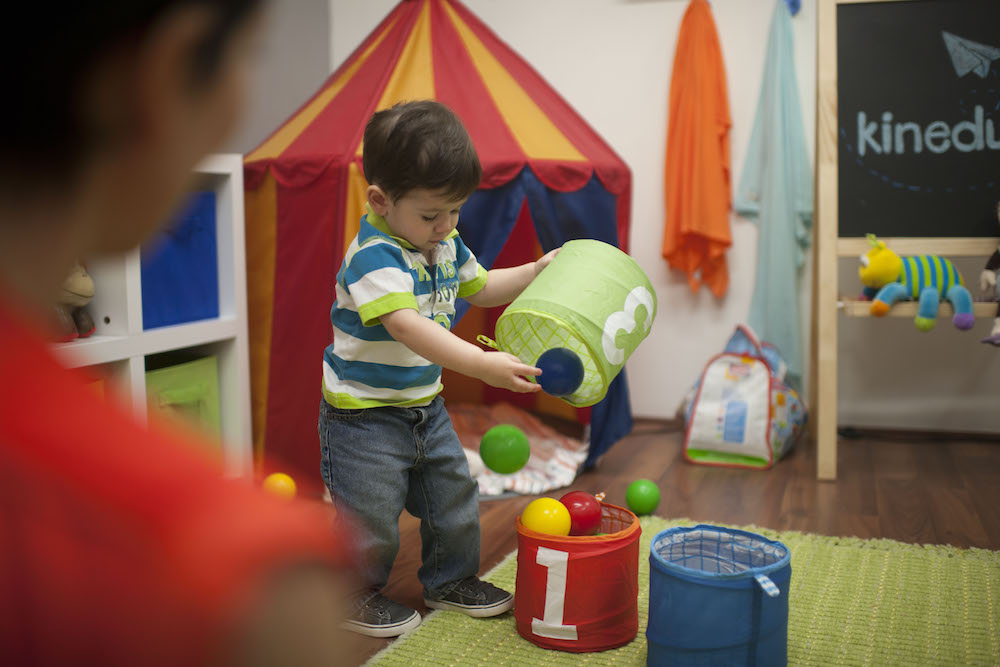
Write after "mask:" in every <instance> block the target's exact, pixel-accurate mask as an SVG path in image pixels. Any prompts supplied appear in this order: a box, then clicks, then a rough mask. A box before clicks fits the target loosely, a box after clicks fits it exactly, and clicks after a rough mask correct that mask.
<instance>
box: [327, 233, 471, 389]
mask: <svg viewBox="0 0 1000 667" xmlns="http://www.w3.org/2000/svg"><path fill="white" fill-rule="evenodd" d="M433 260H434V263H433V264H430V263H429V262H428V261H427V259H426V258H425V257H424V255H423V253H422V252H420V251H419V250H417V249H415V248H413V246H411V245H410V244H409V243H407V242H406V241H405V240H403V239H399V238H396V237H393V236H391V235H390V234H389V233H388V228H387V227H386V226H385V221H384V220H382V219H381V218H379V217H378V216H375V215H373V214H369V215H368V216H365V217H364V218H362V219H361V226H360V230H359V232H358V236H357V237H356V238H355V239H354V241H353V242H352V243H351V245H350V247H349V248H348V250H347V253H346V255H345V257H344V261H343V264H342V265H341V268H340V271H339V272H338V273H337V285H336V295H337V300H336V301H335V302H334V304H333V308H332V309H331V312H330V319H331V323H332V325H333V344H332V345H329V346H327V348H326V350H325V352H324V354H323V395H324V396H325V397H326V400H327V401H328V402H329V403H330V404H331V405H334V406H336V407H340V408H366V407H378V406H387V405H396V406H400V405H426V404H427V403H429V402H430V401H431V400H432V399H433V398H434V397H435V396H436V395H437V394H438V392H439V391H440V390H441V367H440V366H438V365H436V364H432V363H431V362H430V361H428V360H427V359H425V358H423V357H421V356H420V355H418V354H416V353H415V352H413V351H411V350H410V349H409V348H407V347H406V346H405V345H403V344H402V343H399V342H397V341H396V340H394V339H393V338H392V336H391V335H390V334H389V332H388V331H386V329H385V327H384V326H382V324H381V322H380V321H379V317H380V316H381V315H384V314H386V313H390V312H393V311H395V310H399V309H401V308H412V309H415V310H417V311H418V312H419V313H420V314H421V315H423V316H424V317H427V318H429V319H432V320H434V321H435V322H438V323H439V324H441V325H442V326H444V327H445V328H447V329H450V328H451V325H452V322H453V321H454V318H455V299H456V298H457V297H459V296H463V297H464V296H468V295H470V294H475V293H476V292H478V291H479V290H480V289H482V287H483V285H485V284H486V270H485V269H484V268H483V267H482V266H480V265H479V263H478V262H477V261H476V258H475V256H474V255H473V254H472V252H471V251H470V250H469V249H468V248H467V247H466V246H465V244H464V243H462V240H461V239H460V238H459V237H458V234H457V233H453V234H452V235H451V236H450V237H449V238H447V239H446V240H444V241H442V242H441V243H439V244H438V246H437V248H436V249H435V254H434V256H433Z"/></svg>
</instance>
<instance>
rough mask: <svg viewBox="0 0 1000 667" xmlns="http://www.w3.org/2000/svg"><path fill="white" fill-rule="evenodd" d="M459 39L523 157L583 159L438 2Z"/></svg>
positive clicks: (462, 25)
mask: <svg viewBox="0 0 1000 667" xmlns="http://www.w3.org/2000/svg"><path fill="white" fill-rule="evenodd" d="M442 5H443V7H444V8H445V11H446V12H448V17H449V18H450V19H451V22H452V23H453V24H454V26H455V29H456V30H457V31H458V34H459V37H461V39H462V42H463V44H465V49H466V50H467V51H468V52H469V56H470V57H471V58H472V62H473V65H475V67H476V70H478V72H479V76H480V78H481V79H482V80H483V83H484V84H485V85H486V89H487V90H488V91H489V94H490V97H491V98H492V99H493V104H495V105H496V107H497V109H498V110H499V111H500V115H501V116H503V119H504V121H506V123H507V127H509V128H510V131H511V134H513V135H514V139H515V140H516V141H517V143H518V144H519V145H520V146H521V150H522V151H524V154H525V155H526V156H528V157H529V158H532V159H539V160H578V161H581V162H582V161H584V160H585V159H586V158H584V156H583V155H582V154H581V153H580V151H578V150H577V149H576V147H575V146H574V145H573V144H572V143H570V141H569V139H567V138H566V136H565V135H564V134H563V133H562V132H561V131H560V130H559V128H557V127H556V126H555V124H554V123H553V122H552V121H551V120H550V119H549V117H548V116H547V115H545V113H544V112H543V111H542V110H541V109H539V108H538V105H536V104H535V103H534V101H532V99H531V97H530V96H529V95H528V93H527V92H525V90H524V89H523V88H522V87H521V86H520V84H518V83H517V81H515V80H514V77H512V76H511V75H510V73H509V72H508V71H507V69H506V68H505V67H504V66H503V65H501V64H500V62H499V61H498V60H497V59H496V58H494V57H493V54H492V53H490V52H489V50H488V49H487V48H486V47H485V46H484V45H483V43H482V42H481V41H480V40H479V38H477V37H476V35H475V33H473V32H472V30H471V29H470V28H469V26H468V25H466V23H465V22H464V21H463V20H462V19H461V17H460V16H458V14H456V13H455V10H454V9H452V7H451V5H449V4H448V3H442Z"/></svg>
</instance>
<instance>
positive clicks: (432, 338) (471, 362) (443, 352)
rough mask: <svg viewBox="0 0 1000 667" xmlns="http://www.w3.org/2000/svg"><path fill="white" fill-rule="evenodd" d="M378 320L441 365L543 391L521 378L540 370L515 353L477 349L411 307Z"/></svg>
mask: <svg viewBox="0 0 1000 667" xmlns="http://www.w3.org/2000/svg"><path fill="white" fill-rule="evenodd" d="M526 266H530V265H526ZM518 268H520V267H518ZM379 320H380V321H381V322H382V326H384V327H385V328H386V331H388V332H389V334H390V335H391V336H392V337H393V338H395V339H396V340H397V341H399V342H400V343H402V344H403V345H405V346H406V347H408V348H410V349H411V350H412V351H414V352H416V353H417V354H419V355H420V356H421V357H423V358H424V359H427V360H428V361H430V362H431V363H435V364H437V365H438V366H443V367H444V368H450V369H451V370H453V371H457V372H459V373H461V374H462V375H468V376H469V377H474V378H478V379H480V380H482V381H483V382H485V383H486V384H488V385H491V386H493V387H500V388H502V389H509V390H511V391H516V392H519V393H529V392H536V391H539V390H540V389H541V386H540V385H538V384H534V383H532V382H528V381H527V380H525V379H524V378H523V377H521V376H522V375H541V374H542V371H541V369H538V368H535V367H534V366H528V365H527V364H522V363H521V360H520V359H518V358H517V357H515V356H514V355H512V354H507V353H506V352H496V351H492V352H487V351H485V350H483V349H481V348H478V347H476V346H475V345H473V344H472V343H469V342H467V341H464V340H462V339H461V338H459V337H458V336H456V335H455V334H453V333H452V332H450V331H448V330H447V329H445V328H444V327H442V326H441V325H440V324H438V323H437V322H434V321H433V320H429V319H427V318H426V317H424V316H423V315H421V314H420V313H419V312H417V311H416V310H413V309H412V308H401V309H399V310H394V311H392V312H391V313H385V314H384V315H381V316H379Z"/></svg>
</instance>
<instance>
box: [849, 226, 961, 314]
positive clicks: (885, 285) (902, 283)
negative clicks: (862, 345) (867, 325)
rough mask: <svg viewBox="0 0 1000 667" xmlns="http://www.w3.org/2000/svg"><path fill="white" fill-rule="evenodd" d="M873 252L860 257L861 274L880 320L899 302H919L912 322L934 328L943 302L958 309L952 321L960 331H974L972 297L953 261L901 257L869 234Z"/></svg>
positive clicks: (924, 256) (925, 257)
mask: <svg viewBox="0 0 1000 667" xmlns="http://www.w3.org/2000/svg"><path fill="white" fill-rule="evenodd" d="M868 242H869V243H870V244H871V246H872V249H871V250H869V251H868V253H867V254H865V255H862V256H861V267H860V268H859V269H858V275H859V276H860V277H861V283H862V284H863V285H864V286H865V287H864V294H865V297H866V298H869V299H874V300H873V301H872V306H871V313H872V315H875V316H877V317H881V316H883V315H885V314H887V313H888V312H889V308H890V307H892V304H894V303H896V302H897V301H904V300H910V299H917V300H918V301H919V304H918V306H917V316H916V318H914V320H913V322H914V324H916V325H917V328H918V329H920V330H921V331H930V330H931V329H933V328H934V322H935V319H936V318H937V312H938V304H939V303H940V302H941V300H942V299H945V300H947V301H950V302H951V305H952V307H953V308H954V309H955V316H954V317H953V318H952V322H953V323H954V324H955V327H956V328H958V329H971V328H972V325H973V324H974V323H975V316H974V315H973V314H972V295H970V294H969V290H967V289H966V288H965V285H964V284H963V282H962V275H961V274H960V273H959V272H958V269H956V268H955V265H954V264H952V263H951V260H948V259H945V258H944V257H939V256H937V255H915V256H913V257H900V256H899V255H897V254H896V253H894V252H893V251H891V250H889V249H888V248H887V247H885V243H883V242H882V241H879V240H878V239H877V238H875V235H874V234H869V235H868Z"/></svg>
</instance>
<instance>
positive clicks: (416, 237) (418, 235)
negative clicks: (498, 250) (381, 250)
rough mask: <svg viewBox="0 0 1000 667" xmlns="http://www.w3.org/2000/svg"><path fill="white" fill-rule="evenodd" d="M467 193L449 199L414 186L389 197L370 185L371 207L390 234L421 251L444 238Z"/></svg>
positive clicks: (435, 191) (454, 220)
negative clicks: (395, 196)
mask: <svg viewBox="0 0 1000 667" xmlns="http://www.w3.org/2000/svg"><path fill="white" fill-rule="evenodd" d="M467 199H468V197H465V198H463V199H458V200H456V199H452V198H450V197H449V196H448V195H445V194H444V193H442V192H441V191H439V190H424V189H422V188H417V189H414V190H410V191H409V192H407V193H406V194H405V195H403V196H402V197H400V198H399V199H397V200H396V201H392V200H391V199H390V198H389V197H388V196H387V195H386V194H385V193H384V192H382V190H381V188H379V187H378V186H372V187H370V188H369V193H368V201H369V203H370V204H371V205H372V210H374V211H375V212H376V213H378V214H379V215H381V216H382V217H383V218H385V222H386V224H387V225H388V226H389V230H390V231H391V232H392V234H393V236H398V237H400V238H402V239H406V240H407V241H409V242H410V244H411V245H413V247H414V248H416V249H417V250H420V251H422V252H426V251H429V250H431V249H432V248H433V247H434V246H436V245H437V244H438V243H439V242H441V241H443V240H444V239H445V238H446V237H447V236H448V235H449V234H451V232H452V230H453V229H455V225H457V224H458V211H459V209H460V208H461V207H462V204H464V203H465V202H466V200H467Z"/></svg>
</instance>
